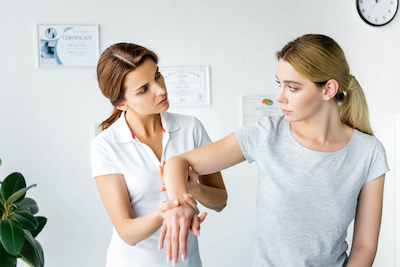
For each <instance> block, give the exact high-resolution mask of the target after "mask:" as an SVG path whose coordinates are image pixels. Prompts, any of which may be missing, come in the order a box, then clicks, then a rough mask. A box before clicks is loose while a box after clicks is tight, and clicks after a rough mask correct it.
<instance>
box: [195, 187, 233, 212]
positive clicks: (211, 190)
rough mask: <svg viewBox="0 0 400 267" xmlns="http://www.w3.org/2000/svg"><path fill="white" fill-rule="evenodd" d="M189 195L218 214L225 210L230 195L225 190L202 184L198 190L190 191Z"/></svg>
mask: <svg viewBox="0 0 400 267" xmlns="http://www.w3.org/2000/svg"><path fill="white" fill-rule="evenodd" d="M189 193H190V194H192V195H193V197H194V198H195V199H196V200H197V201H199V202H200V203H201V204H202V205H203V206H205V207H207V208H209V209H213V210H215V211H218V212H219V211H221V210H222V209H223V208H225V206H226V200H227V199H228V194H227V192H226V190H225V189H222V188H216V187H213V186H208V185H204V184H200V183H199V184H198V186H196V188H194V189H193V190H191V191H189Z"/></svg>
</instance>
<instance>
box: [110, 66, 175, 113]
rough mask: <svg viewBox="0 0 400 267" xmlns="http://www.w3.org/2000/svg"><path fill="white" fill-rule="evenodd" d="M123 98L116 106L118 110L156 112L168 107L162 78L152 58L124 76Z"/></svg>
mask: <svg viewBox="0 0 400 267" xmlns="http://www.w3.org/2000/svg"><path fill="white" fill-rule="evenodd" d="M124 86H125V88H126V92H125V99H124V100H123V101H122V102H121V103H120V104H119V105H118V106H117V108H118V109H120V110H125V111H127V112H133V113H137V114H139V115H151V114H158V113H162V112H164V111H166V110H167V109H168V107H169V103H168V98H167V90H166V87H165V82H164V78H163V77H162V75H161V74H160V72H159V71H158V67H157V64H156V63H155V62H154V61H153V60H152V59H146V60H145V61H144V62H143V63H142V64H141V65H139V67H137V68H136V69H135V70H133V71H131V72H129V73H128V74H127V75H126V76H125V80H124Z"/></svg>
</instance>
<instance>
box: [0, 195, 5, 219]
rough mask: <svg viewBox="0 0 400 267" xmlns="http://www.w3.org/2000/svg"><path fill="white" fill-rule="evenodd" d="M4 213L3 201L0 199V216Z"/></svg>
mask: <svg viewBox="0 0 400 267" xmlns="http://www.w3.org/2000/svg"><path fill="white" fill-rule="evenodd" d="M4 211H5V210H4V203H3V200H1V199H0V216H1V215H3V213H4Z"/></svg>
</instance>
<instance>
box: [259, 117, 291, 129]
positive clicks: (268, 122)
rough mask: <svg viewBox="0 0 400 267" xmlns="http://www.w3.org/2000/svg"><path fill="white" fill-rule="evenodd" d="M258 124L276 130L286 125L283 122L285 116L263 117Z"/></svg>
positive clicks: (284, 121)
mask: <svg viewBox="0 0 400 267" xmlns="http://www.w3.org/2000/svg"><path fill="white" fill-rule="evenodd" d="M259 122H260V125H262V126H263V127H265V128H269V129H271V130H275V129H278V128H279V127H282V126H284V124H285V123H287V121H286V120H285V115H274V116H265V117H263V118H262V119H261V120H260V121H259Z"/></svg>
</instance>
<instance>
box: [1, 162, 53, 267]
mask: <svg viewBox="0 0 400 267" xmlns="http://www.w3.org/2000/svg"><path fill="white" fill-rule="evenodd" d="M0 165H1V159H0ZM0 183H1V187H0V266H1V267H15V266H17V258H21V259H22V260H23V261H25V262H26V263H28V264H29V265H30V266H33V267H42V266H44V255H43V249H42V246H41V245H40V244H39V242H38V241H37V240H36V239H35V237H36V236H37V235H38V234H39V233H40V231H41V230H42V229H43V227H44V225H45V224H46V222H47V219H46V218H45V217H42V216H34V215H35V214H36V213H37V212H38V211H39V208H38V206H37V204H36V202H35V200H33V199H32V198H27V197H25V193H26V191H28V190H29V189H30V188H32V187H34V186H36V184H33V185H31V186H29V187H26V182H25V178H24V177H23V176H22V174H20V173H18V172H14V173H12V174H10V175H9V176H7V177H6V179H4V181H3V182H0Z"/></svg>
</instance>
